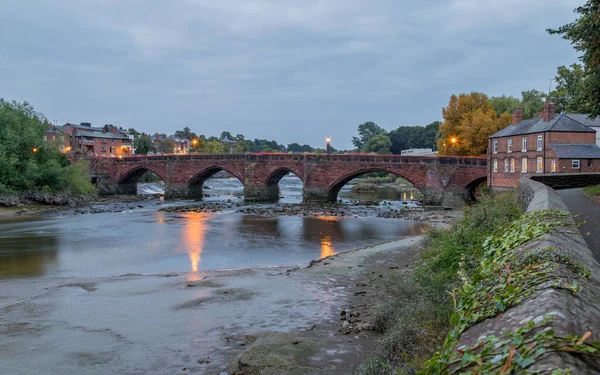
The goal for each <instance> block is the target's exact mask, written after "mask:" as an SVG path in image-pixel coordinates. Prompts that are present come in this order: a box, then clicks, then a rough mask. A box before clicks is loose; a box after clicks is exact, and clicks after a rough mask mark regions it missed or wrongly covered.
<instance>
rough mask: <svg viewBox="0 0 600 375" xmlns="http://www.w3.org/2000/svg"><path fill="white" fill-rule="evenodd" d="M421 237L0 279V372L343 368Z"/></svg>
mask: <svg viewBox="0 0 600 375" xmlns="http://www.w3.org/2000/svg"><path fill="white" fill-rule="evenodd" d="M421 238H422V237H411V238H407V239H403V240H400V241H395V242H391V243H387V244H383V245H377V246H371V247H367V248H363V249H359V250H353V251H348V252H344V253H341V254H338V255H335V256H332V257H328V258H325V259H323V260H321V261H315V262H311V264H310V266H309V267H305V268H299V269H285V268H266V269H264V268H263V269H248V270H232V271H213V272H205V273H203V274H202V275H201V276H200V277H199V278H198V279H197V280H194V279H189V275H187V274H158V275H134V274H130V275H123V276H119V277H109V278H68V279H63V278H52V279H43V280H39V279H38V280H35V281H28V280H4V281H0V290H2V292H1V293H0V316H1V317H2V318H1V319H0V332H1V333H2V335H0V359H1V360H0V373H13V374H39V373H75V372H76V373H81V374H107V373H115V374H116V373H128V374H165V373H180V374H214V373H219V372H221V371H227V372H228V373H230V374H253V373H258V372H257V371H259V370H260V369H264V368H267V367H268V368H271V369H272V370H277V371H275V372H270V373H290V374H307V373H323V374H347V373H351V369H353V368H354V367H355V366H356V365H357V364H358V363H359V362H360V360H361V359H362V357H363V356H364V355H367V354H368V353H370V351H371V350H372V347H373V345H374V341H373V340H374V338H375V337H376V335H375V334H374V333H373V332H371V331H370V326H369V319H368V318H369V311H370V310H369V308H370V307H371V306H373V305H374V304H375V303H376V302H377V300H378V290H380V287H379V285H380V283H382V282H384V281H385V279H386V277H388V276H387V275H389V274H390V273H396V272H405V270H407V269H410V267H411V265H412V264H413V263H414V260H415V259H416V257H417V254H418V244H419V241H420V239H421ZM132 307H133V308H132ZM342 311H344V312H345V314H342ZM341 314H342V315H341ZM342 316H344V317H345V320H341V318H342ZM41 369H43V371H42V370H41Z"/></svg>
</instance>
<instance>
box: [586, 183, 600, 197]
mask: <svg viewBox="0 0 600 375" xmlns="http://www.w3.org/2000/svg"><path fill="white" fill-rule="evenodd" d="M583 192H584V193H585V194H587V195H589V196H590V197H594V198H600V185H596V186H588V187H585V188H583Z"/></svg>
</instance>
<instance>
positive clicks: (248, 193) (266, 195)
mask: <svg viewBox="0 0 600 375" xmlns="http://www.w3.org/2000/svg"><path fill="white" fill-rule="evenodd" d="M277 199H279V186H278V185H270V186H269V185H251V184H246V185H245V186H244V200H245V201H247V202H260V201H265V202H269V201H276V200H277Z"/></svg>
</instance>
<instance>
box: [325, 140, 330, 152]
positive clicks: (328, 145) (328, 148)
mask: <svg viewBox="0 0 600 375" xmlns="http://www.w3.org/2000/svg"><path fill="white" fill-rule="evenodd" d="M325 140H326V141H327V155H330V154H331V137H327V138H325Z"/></svg>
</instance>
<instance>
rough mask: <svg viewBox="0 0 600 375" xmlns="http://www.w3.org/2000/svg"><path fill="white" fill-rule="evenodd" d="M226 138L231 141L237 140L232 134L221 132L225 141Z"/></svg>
mask: <svg viewBox="0 0 600 375" xmlns="http://www.w3.org/2000/svg"><path fill="white" fill-rule="evenodd" d="M225 137H227V138H229V139H231V140H235V137H234V136H233V135H231V133H230V132H227V131H224V132H221V139H223V138H225Z"/></svg>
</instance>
